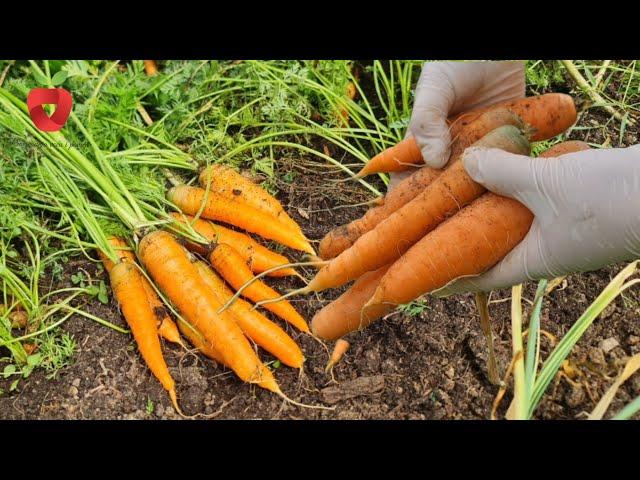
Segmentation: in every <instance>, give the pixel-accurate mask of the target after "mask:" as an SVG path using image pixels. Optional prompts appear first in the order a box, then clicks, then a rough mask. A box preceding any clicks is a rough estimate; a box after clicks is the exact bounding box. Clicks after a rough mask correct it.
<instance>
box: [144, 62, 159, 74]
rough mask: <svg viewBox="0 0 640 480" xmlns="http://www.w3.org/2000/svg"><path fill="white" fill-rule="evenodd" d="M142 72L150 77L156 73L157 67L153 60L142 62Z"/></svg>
mask: <svg viewBox="0 0 640 480" xmlns="http://www.w3.org/2000/svg"><path fill="white" fill-rule="evenodd" d="M144 71H145V72H146V74H147V75H149V76H150V77H151V76H153V75H155V74H156V73H158V65H157V64H156V61H155V60H145V61H144Z"/></svg>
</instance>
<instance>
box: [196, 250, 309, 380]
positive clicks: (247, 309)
mask: <svg viewBox="0 0 640 480" xmlns="http://www.w3.org/2000/svg"><path fill="white" fill-rule="evenodd" d="M196 267H197V269H198V272H199V273H200V276H201V277H202V279H203V280H204V282H205V283H206V284H207V286H208V287H209V288H211V290H212V291H213V292H214V294H215V295H216V296H217V297H218V300H219V301H220V303H226V302H227V300H229V299H230V298H231V297H232V296H233V292H232V291H231V289H229V287H227V286H226V285H225V283H224V280H222V279H221V278H220V277H219V276H218V275H216V274H215V272H214V271H213V270H211V268H210V267H209V266H208V265H207V264H206V263H204V262H202V261H197V262H196ZM229 311H230V312H231V313H232V314H233V317H234V318H235V321H236V322H237V324H238V325H239V326H240V328H241V329H242V331H243V332H244V333H245V334H246V335H247V336H248V337H249V338H250V339H251V340H253V341H254V342H256V343H257V344H258V345H259V346H261V347H262V348H264V349H265V350H266V351H268V352H269V353H271V354H272V355H273V356H275V357H276V358H278V359H279V360H280V361H281V362H282V363H284V364H285V365H288V366H290V367H293V368H301V367H302V364H303V363H304V355H303V354H302V351H301V350H300V348H299V347H298V345H297V344H296V342H294V341H293V339H292V338H291V337H290V336H289V335H287V333H286V332H285V331H284V330H282V329H281V328H280V327H279V326H278V325H276V324H275V323H273V322H272V321H271V320H269V319H268V318H266V317H265V316H264V315H262V314H261V313H260V312H258V311H256V310H254V309H253V307H252V305H251V304H249V303H248V302H245V301H244V300H242V299H241V298H238V299H236V300H235V301H234V302H233V303H232V304H231V306H230V307H229Z"/></svg>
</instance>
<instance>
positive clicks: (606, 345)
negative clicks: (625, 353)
mask: <svg viewBox="0 0 640 480" xmlns="http://www.w3.org/2000/svg"><path fill="white" fill-rule="evenodd" d="M618 345H620V343H619V342H618V340H616V339H615V338H613V337H609V338H606V339H604V340H602V341H601V342H600V349H601V350H602V351H603V352H604V353H609V352H610V351H611V350H613V349H614V348H616V347H617V346H618Z"/></svg>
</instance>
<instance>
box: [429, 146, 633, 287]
mask: <svg viewBox="0 0 640 480" xmlns="http://www.w3.org/2000/svg"><path fill="white" fill-rule="evenodd" d="M463 163H464V166H465V169H466V170H467V172H468V173H469V175H470V176H471V178H473V179H474V180H475V181H476V182H478V183H480V184H482V185H484V186H485V187H486V188H487V189H488V190H491V191H492V192H494V193H498V194H500V195H504V196H507V197H511V198H514V199H516V200H518V201H519V202H521V203H522V204H524V205H525V206H527V207H528V208H529V210H531V211H532V212H533V214H534V217H535V218H534V221H533V224H532V226H531V229H530V230H529V233H528V234H527V236H526V237H525V238H524V239H523V240H522V242H520V243H519V244H518V245H517V246H516V247H515V248H514V249H513V250H512V251H511V252H510V253H509V254H508V255H507V256H506V257H505V258H504V259H503V260H502V261H501V262H500V263H499V264H498V265H496V266H495V267H493V268H492V269H491V270H489V271H488V272H486V273H485V274H483V275H481V276H479V277H468V278H462V279H460V280H457V281H455V282H454V283H452V284H451V285H449V286H447V287H445V288H443V289H441V290H439V291H437V292H434V294H435V295H436V296H446V295H450V294H454V293H462V292H470V291H472V292H473V291H490V290H497V289H500V288H506V287H510V286H512V285H517V284H519V283H522V282H524V281H527V280H540V279H542V278H548V279H551V278H555V277H558V276H561V275H566V274H569V273H574V272H585V271H591V270H597V269H599V268H602V267H604V266H606V265H609V264H612V263H617V262H623V261H629V260H633V259H636V258H639V257H640V145H636V146H634V147H629V148H612V149H601V150H598V149H593V150H585V151H582V152H576V153H570V154H566V155H563V156H562V157H561V158H531V157H526V156H521V155H513V154H510V153H507V152H504V151H502V150H498V149H481V148H473V147H472V148H469V149H467V151H466V152H465V154H464V157H463Z"/></svg>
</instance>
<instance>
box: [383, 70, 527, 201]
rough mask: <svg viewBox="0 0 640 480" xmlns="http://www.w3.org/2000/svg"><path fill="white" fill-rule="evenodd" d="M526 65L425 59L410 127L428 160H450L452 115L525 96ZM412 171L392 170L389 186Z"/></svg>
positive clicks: (434, 164) (441, 162)
mask: <svg viewBox="0 0 640 480" xmlns="http://www.w3.org/2000/svg"><path fill="white" fill-rule="evenodd" d="M524 67H525V64H524V62H521V61H500V62H492V61H482V62H425V64H424V66H423V67H422V72H421V73H420V78H419V79H418V85H417V86H416V92H415V100H414V103H413V111H412V113H411V120H410V122H409V127H408V129H407V136H410V135H412V136H414V137H415V138H416V141H417V142H418V145H419V146H420V149H421V150H422V156H423V157H424V161H425V164H426V165H428V166H430V167H434V168H440V167H442V166H444V165H445V164H446V163H447V161H448V160H449V147H450V144H451V136H450V135H449V127H448V126H447V118H448V117H449V116H451V115H455V114H457V113H460V112H463V111H466V110H470V109H474V108H479V107H484V106H487V105H491V104H493V103H497V102H503V101H508V100H515V99H517V98H522V97H524V96H525V75H524ZM410 173H411V172H399V173H394V174H392V175H391V181H390V184H389V189H391V188H393V186H395V185H396V184H397V183H398V182H399V181H401V180H402V179H404V178H406V177H407V175H410Z"/></svg>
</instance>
